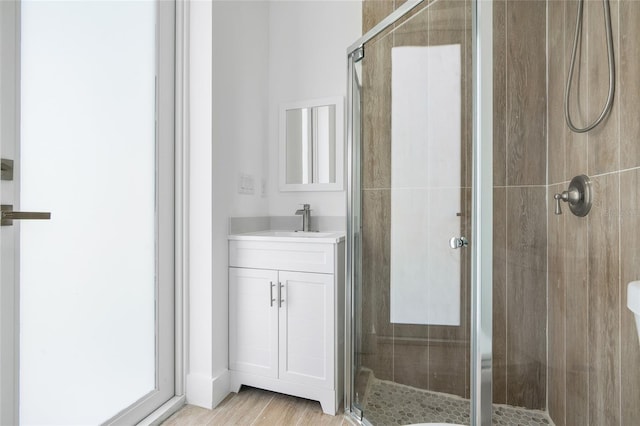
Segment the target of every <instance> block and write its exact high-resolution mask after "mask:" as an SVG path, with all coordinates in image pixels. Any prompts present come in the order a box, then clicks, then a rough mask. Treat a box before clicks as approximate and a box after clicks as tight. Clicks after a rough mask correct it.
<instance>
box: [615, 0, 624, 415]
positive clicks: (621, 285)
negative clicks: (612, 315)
mask: <svg viewBox="0 0 640 426" xmlns="http://www.w3.org/2000/svg"><path fill="white" fill-rule="evenodd" d="M620 5H621V2H620V1H619V2H618V14H617V19H618V25H617V30H618V34H617V36H618V51H619V52H621V51H622V40H621V39H620V33H621V32H622V31H621V25H620V8H621V7H620ZM619 58H620V56H619V55H616V56H615V58H614V65H615V69H614V72H615V73H616V74H617V76H614V78H616V81H617V83H618V90H620V87H621V84H620V83H621V81H620V79H619V78H618V77H620V76H621V75H622V73H621V72H620V66H619V65H620V63H619V62H618V64H615V62H616V61H619ZM616 107H617V108H618V114H617V119H618V169H620V168H621V167H622V157H621V156H622V126H621V121H622V119H621V116H622V110H621V108H620V105H619V104H618V102H616ZM621 186H622V176H621V174H620V173H618V374H617V376H618V386H619V390H618V395H619V398H618V403H619V405H620V406H619V410H620V412H619V417H618V419H619V421H620V423H621V424H622V421H623V417H622V397H623V396H622V395H623V394H622V310H623V309H624V307H623V304H622V299H623V296H622V295H623V291H624V283H623V282H622V223H621V222H622V219H621V218H622V189H621Z"/></svg>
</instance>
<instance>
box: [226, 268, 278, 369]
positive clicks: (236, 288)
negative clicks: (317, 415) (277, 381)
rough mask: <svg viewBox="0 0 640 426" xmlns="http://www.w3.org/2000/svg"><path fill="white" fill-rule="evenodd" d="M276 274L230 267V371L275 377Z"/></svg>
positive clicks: (276, 330) (276, 351)
mask: <svg viewBox="0 0 640 426" xmlns="http://www.w3.org/2000/svg"><path fill="white" fill-rule="evenodd" d="M277 286H278V272H277V271H270V270H263V269H245V268H229V363H230V367H231V369H232V370H236V371H243V372H246V373H252V374H258V375H261V376H267V377H273V378H277V377H278V300H277V296H278V287H277Z"/></svg>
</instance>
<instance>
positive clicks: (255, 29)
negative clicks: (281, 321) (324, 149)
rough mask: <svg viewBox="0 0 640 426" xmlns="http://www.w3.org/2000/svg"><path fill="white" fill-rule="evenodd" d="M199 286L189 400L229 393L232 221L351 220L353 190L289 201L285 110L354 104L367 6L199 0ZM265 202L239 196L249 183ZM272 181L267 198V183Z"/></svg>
mask: <svg viewBox="0 0 640 426" xmlns="http://www.w3.org/2000/svg"><path fill="white" fill-rule="evenodd" d="M190 5H191V13H190V16H191V31H190V37H191V51H190V58H191V60H190V66H191V73H190V78H191V81H190V85H191V87H190V91H189V92H190V96H191V102H190V108H191V111H190V113H191V120H190V133H191V135H190V150H191V153H190V154H191V155H190V158H191V173H190V180H191V183H190V194H189V197H190V200H191V201H190V208H191V209H192V211H191V214H190V232H189V235H190V239H191V242H190V245H189V250H190V257H191V260H190V280H189V305H190V306H189V308H190V314H189V342H190V343H189V365H188V367H187V368H188V370H187V401H188V403H190V404H194V405H199V406H203V407H207V408H211V407H213V406H215V405H217V403H218V402H220V401H221V399H222V398H223V397H224V396H225V395H226V394H227V393H228V391H229V388H228V370H227V369H228V349H229V344H228V331H227V330H228V307H227V303H228V290H227V239H226V237H227V229H228V228H227V226H228V218H229V217H230V216H247V217H250V216H267V215H286V216H288V215H292V214H293V213H294V211H295V210H296V208H297V205H298V203H303V202H310V203H311V204H312V208H313V209H314V214H316V215H329V216H343V215H344V214H345V213H344V210H345V194H344V192H337V193H336V192H334V193H313V194H312V193H291V194H279V193H278V185H277V170H278V169H277V167H278V156H277V135H278V104H279V103H280V102H284V101H291V100H304V99H311V98H318V97H327V96H335V95H342V96H345V95H346V69H347V68H346V48H347V47H348V45H349V44H351V43H352V42H353V41H355V40H356V39H357V38H358V37H359V35H360V28H361V20H360V19H361V18H360V14H361V6H360V2H358V1H348V2H340V1H317V2H307V1H303V2H281V1H274V2H269V1H238V0H230V1H220V0H215V1H212V0H192V1H191V3H190ZM241 173H243V174H249V175H252V176H253V177H254V194H253V195H245V194H238V191H237V187H238V178H239V175H240V174H241ZM262 178H264V179H265V180H266V181H267V193H266V196H262V194H261V184H260V183H261V179H262Z"/></svg>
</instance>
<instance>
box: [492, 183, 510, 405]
mask: <svg viewBox="0 0 640 426" xmlns="http://www.w3.org/2000/svg"><path fill="white" fill-rule="evenodd" d="M508 206H509V191H507V189H505V191H504V205H503V208H504V212H505V215H504V227H505V233H504V263H505V266H504V402H505V404H508V403H509V399H508V397H509V380H508V379H509V368H508V365H509V345H508V343H509V315H508V314H509V309H508V308H509V285H508V283H509V215H508V214H507V213H508V211H509V210H508ZM492 315H493V314H492Z"/></svg>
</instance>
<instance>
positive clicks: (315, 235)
mask: <svg viewBox="0 0 640 426" xmlns="http://www.w3.org/2000/svg"><path fill="white" fill-rule="evenodd" d="M333 234H335V232H304V231H262V232H255V233H254V235H263V236H265V237H285V238H326V237H330V236H332V235H333Z"/></svg>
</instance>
